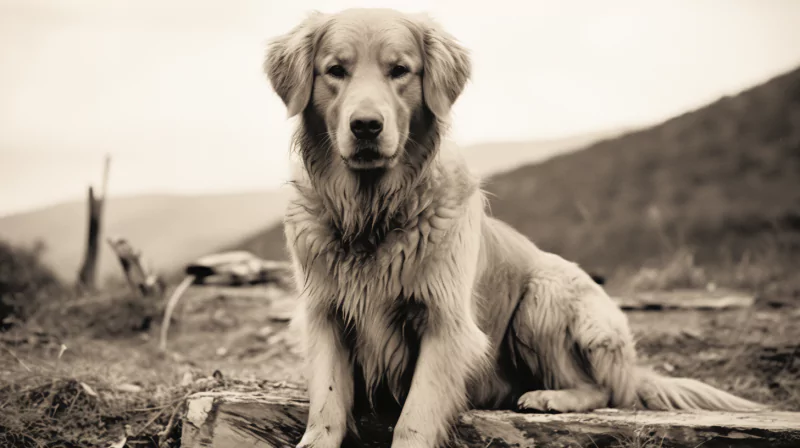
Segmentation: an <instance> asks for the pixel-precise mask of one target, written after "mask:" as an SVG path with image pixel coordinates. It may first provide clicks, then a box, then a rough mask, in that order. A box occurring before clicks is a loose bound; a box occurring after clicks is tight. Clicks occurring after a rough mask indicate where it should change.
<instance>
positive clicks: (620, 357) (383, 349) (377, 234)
mask: <svg viewBox="0 0 800 448" xmlns="http://www.w3.org/2000/svg"><path fill="white" fill-rule="evenodd" d="M360 14H367V15H368V16H369V17H370V23H375V22H377V23H380V21H396V22H397V23H403V24H404V26H409V27H411V28H412V32H413V33H415V34H414V35H415V36H417V38H418V39H419V43H420V52H421V56H420V57H421V58H422V59H423V60H424V64H425V69H424V73H422V74H421V75H420V76H421V77H422V79H421V80H420V81H419V82H420V83H421V85H422V91H424V95H425V97H424V98H423V99H422V100H421V101H419V102H418V103H416V104H413V106H414V107H413V110H412V111H411V112H410V115H409V118H408V130H407V133H408V135H410V136H412V138H410V139H409V140H408V141H407V142H405V144H404V146H403V148H402V152H401V153H400V155H399V157H400V162H399V163H398V165H397V166H395V167H394V168H391V169H388V170H386V171H379V172H353V171H351V170H348V169H347V167H346V166H344V164H343V163H342V162H341V160H339V158H338V157H337V153H336V148H335V147H334V143H333V142H332V140H331V138H330V136H329V135H328V130H329V129H330V126H328V124H329V123H326V116H330V113H329V109H330V103H329V101H331V99H330V97H328V96H325V95H323V94H321V93H319V92H318V91H317V90H315V89H322V88H323V87H321V86H320V85H317V84H316V83H317V82H318V80H317V79H316V77H318V76H319V74H316V75H315V74H314V70H313V68H310V67H309V64H310V63H311V62H310V61H311V60H313V58H314V50H315V45H317V44H319V42H320V39H321V34H324V33H325V32H326V30H327V31H330V30H331V27H333V26H334V25H335V21H336V20H337V18H338V17H339V16H324V15H320V14H314V15H312V16H311V17H310V18H309V19H308V20H307V21H306V22H304V23H303V24H301V25H300V26H299V27H297V28H295V29H294V30H292V32H290V33H289V34H287V35H286V36H282V37H281V38H279V39H278V40H276V41H275V42H274V43H273V44H272V46H271V47H270V51H269V53H268V57H267V73H268V75H269V77H270V81H271V82H272V84H273V87H274V88H275V90H276V92H277V93H278V94H279V95H280V96H281V97H282V98H283V100H284V102H285V103H286V104H287V107H288V108H289V110H290V115H293V113H297V114H300V115H301V119H300V121H299V124H298V128H297V133H296V136H295V142H294V146H295V150H296V151H297V153H298V154H299V156H300V159H301V163H300V164H299V167H298V170H297V173H296V176H295V180H294V187H295V192H296V195H295V198H294V200H293V201H292V202H291V204H290V206H289V208H288V210H287V214H286V218H285V228H286V238H287V244H288V248H289V251H290V253H291V256H292V260H293V263H294V267H295V274H296V280H297V286H298V288H299V290H300V291H301V293H300V299H301V303H302V305H301V306H300V314H299V316H298V319H297V320H296V321H295V323H296V324H298V323H299V324H300V325H302V328H303V332H304V335H305V337H306V350H307V363H308V366H307V378H308V387H309V395H310V413H309V421H308V427H307V429H306V433H305V435H304V437H303V440H302V441H301V443H300V446H307V447H312V446H313V447H318V448H319V447H338V446H339V444H340V443H341V441H342V438H343V437H344V435H345V432H346V431H347V428H348V427H349V428H350V429H351V430H352V431H354V430H355V427H354V424H353V421H354V419H353V409H372V410H376V411H378V413H379V414H382V415H390V416H391V418H398V421H397V425H396V427H395V431H394V433H393V444H392V446H393V447H395V448H398V447H412V446H413V447H434V446H439V445H441V444H442V443H444V442H445V441H446V440H447V439H448V437H449V431H450V429H451V424H452V422H453V420H454V418H455V417H456V416H457V414H458V413H459V412H461V411H463V410H465V409H467V408H468V407H470V406H471V407H480V408H520V409H523V410H540V411H560V412H573V411H588V410H592V409H595V408H601V407H607V406H613V407H633V406H640V407H645V408H649V409H695V408H703V409H730V410H745V409H755V408H757V407H758V405H756V404H755V403H751V402H748V401H746V400H743V399H740V398H737V397H734V396H732V395H730V394H727V393H724V392H722V391H719V390H717V389H714V388H711V387H710V386H707V385H705V384H702V383H700V382H696V381H693V380H687V379H673V378H664V377H661V376H658V375H656V374H654V373H652V372H649V371H646V370H644V369H642V368H639V367H637V365H636V354H635V350H634V342H633V338H632V337H631V333H630V330H629V328H628V324H627V319H626V317H625V315H624V314H623V313H622V312H621V311H620V309H619V308H618V307H617V306H616V304H615V303H614V302H613V301H612V300H611V299H610V298H609V297H608V296H607V295H606V293H605V292H604V291H603V289H602V288H601V287H600V286H599V285H597V284H596V282H594V281H593V279H592V278H591V277H590V276H589V275H588V274H586V273H585V272H584V271H583V270H581V269H580V268H579V267H578V266H577V265H576V264H574V263H571V262H569V261H566V260H564V259H563V258H561V257H559V256H557V255H554V254H550V253H547V252H544V251H542V250H540V249H538V248H537V247H536V246H535V245H534V244H533V243H532V242H531V241H529V240H528V239H527V238H525V237H524V236H522V235H521V234H519V233H518V232H516V231H515V230H514V229H512V228H511V227H510V226H508V225H506V224H504V223H502V222H500V221H498V220H496V219H494V218H492V217H491V216H489V215H488V214H487V212H486V207H485V205H486V204H485V202H486V201H485V198H484V195H483V193H482V191H481V189H480V184H479V180H478V179H477V178H476V177H474V176H473V175H472V174H471V173H470V172H469V170H468V169H467V168H466V165H465V164H464V161H463V160H462V159H461V158H460V156H459V155H458V154H457V153H455V152H452V151H449V150H447V149H446V147H445V145H442V144H441V138H442V135H443V133H444V132H445V131H446V126H447V113H448V111H449V107H450V106H451V105H452V103H453V102H454V101H455V100H456V99H457V97H458V96H459V94H460V92H461V90H462V89H463V87H464V84H465V82H466V80H467V78H468V77H469V70H470V67H469V59H468V57H467V53H466V51H465V50H464V49H463V48H461V47H460V46H459V45H458V44H457V43H456V41H455V40H454V39H452V37H450V36H449V35H447V34H446V33H444V32H443V31H442V30H441V29H440V28H438V27H437V26H436V25H435V24H433V23H432V22H430V21H428V20H427V19H422V18H416V17H414V18H410V17H407V16H403V15H401V14H399V13H393V12H389V11H375V12H369V11H368V12H360ZM297 98H299V99H297ZM320 98H322V100H320ZM411 102H412V103H413V102H414V101H411ZM401 131H404V130H402V129H401Z"/></svg>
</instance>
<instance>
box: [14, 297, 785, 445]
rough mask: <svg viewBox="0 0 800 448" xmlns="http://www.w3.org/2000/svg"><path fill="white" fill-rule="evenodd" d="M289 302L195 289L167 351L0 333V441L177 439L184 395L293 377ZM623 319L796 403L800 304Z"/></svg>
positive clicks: (697, 367) (113, 341)
mask: <svg viewBox="0 0 800 448" xmlns="http://www.w3.org/2000/svg"><path fill="white" fill-rule="evenodd" d="M293 302H294V298H293V296H292V295H290V294H285V293H283V292H281V291H280V290H279V289H277V288H238V289H234V288H227V289H225V288H212V287H206V288H195V289H194V290H193V291H192V293H191V294H190V295H189V296H187V297H185V298H184V301H183V304H182V306H181V307H180V308H179V310H178V313H177V318H178V319H177V322H176V323H174V324H173V326H172V327H171V329H170V335H169V347H168V348H169V351H168V353H167V354H161V353H160V352H159V351H158V349H157V346H158V340H157V339H158V325H152V326H151V328H149V330H148V331H141V332H137V331H132V332H128V333H126V334H123V335H120V336H116V337H99V336H98V335H97V334H96V332H95V334H94V335H93V334H92V333H91V332H88V331H84V332H75V334H71V335H67V336H65V337H56V336H53V335H52V334H49V332H48V331H47V330H46V329H42V328H36V327H34V326H23V327H21V328H18V329H16V330H13V331H11V332H8V333H5V334H2V335H0V338H2V339H0V341H1V342H0V446H6V445H9V446H37V447H38V446H47V447H61V446H64V447H72V446H115V447H118V448H119V447H122V446H130V447H151V446H152V447H154V446H159V445H160V446H171V447H175V446H179V445H178V444H179V434H180V419H179V415H180V412H181V407H182V404H183V399H184V398H185V397H186V396H187V395H188V394H190V393H192V392H197V391H201V390H213V389H229V388H232V387H246V388H259V387H261V386H264V385H265V384H269V385H274V384H276V383H281V382H289V383H293V382H300V381H301V375H300V371H299V366H300V363H301V358H300V354H299V350H298V345H297V343H296V338H295V337H294V335H293V333H292V332H291V331H289V328H288V317H289V313H290V312H291V310H292V307H293V305H294V303H293ZM628 316H629V319H630V323H631V326H632V328H633V331H634V333H635V336H636V338H637V340H638V347H639V353H640V355H641V362H642V363H644V364H647V365H650V366H652V367H654V368H655V369H657V370H659V371H661V372H664V373H665V374H668V375H673V376H688V377H692V378H696V379H699V380H702V381H705V382H708V383H710V384H712V385H715V386H717V387H720V388H722V389H725V390H728V391H731V392H734V393H736V394H739V395H741V396H743V397H746V398H750V399H753V400H757V401H761V402H764V403H768V404H770V405H773V406H775V407H776V408H779V409H783V410H794V411H800V360H798V359H797V358H798V357H800V354H798V345H797V344H798V341H800V325H797V322H798V320H799V319H800V308H791V307H782V308H769V307H768V306H765V305H757V306H756V307H755V308H752V309H743V310H730V311H702V312H700V311H639V312H629V313H628ZM64 347H66V348H64ZM123 442H124V443H123ZM113 443H117V445H112V444H113ZM120 443H122V444H120Z"/></svg>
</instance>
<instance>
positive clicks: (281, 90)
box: [264, 12, 326, 117]
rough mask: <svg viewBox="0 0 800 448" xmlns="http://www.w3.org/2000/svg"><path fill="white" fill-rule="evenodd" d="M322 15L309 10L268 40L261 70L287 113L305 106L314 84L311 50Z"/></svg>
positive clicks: (293, 112)
mask: <svg viewBox="0 0 800 448" xmlns="http://www.w3.org/2000/svg"><path fill="white" fill-rule="evenodd" d="M325 18H326V16H325V15H324V14H322V13H320V12H312V13H311V14H310V15H309V16H308V17H307V18H306V19H305V20H304V21H303V22H302V23H300V25H298V26H296V27H294V28H293V29H292V30H291V31H289V32H288V33H287V34H285V35H283V36H280V37H278V38H276V39H274V40H273V41H271V42H270V43H269V46H268V48H267V58H266V60H265V61H264V71H265V72H266V73H267V77H268V78H269V81H270V84H272V88H273V89H274V90H275V93H277V94H278V96H280V97H281V100H283V103H284V104H285V105H286V109H287V111H288V114H289V117H293V116H295V115H297V114H299V113H300V112H302V111H303V109H305V108H306V106H307V105H308V102H309V101H310V99H311V89H312V87H313V85H314V50H315V46H316V42H317V40H318V39H317V38H318V36H319V33H320V31H321V29H322V26H323V24H324V23H325Z"/></svg>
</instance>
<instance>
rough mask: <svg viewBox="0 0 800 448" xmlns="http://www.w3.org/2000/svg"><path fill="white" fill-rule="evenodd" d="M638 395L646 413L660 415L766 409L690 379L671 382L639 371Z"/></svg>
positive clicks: (677, 379) (668, 378) (657, 375)
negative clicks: (658, 413)
mask: <svg viewBox="0 0 800 448" xmlns="http://www.w3.org/2000/svg"><path fill="white" fill-rule="evenodd" d="M637 373H638V375H637V376H638V384H637V386H636V395H637V396H638V398H639V402H640V405H641V406H642V407H643V408H644V409H652V410H659V411H668V410H678V409H685V410H689V409H698V410H708V411H733V412H745V411H759V410H765V409H767V407H766V406H764V405H762V404H759V403H755V402H752V401H749V400H745V399H744V398H739V397H737V396H735V395H731V394H729V393H727V392H724V391H722V390H719V389H717V388H714V387H712V386H709V385H708V384H705V383H702V382H700V381H697V380H693V379H690V378H672V377H666V376H662V375H659V374H658V373H656V372H653V371H651V370H648V369H644V368H640V369H638V372H637Z"/></svg>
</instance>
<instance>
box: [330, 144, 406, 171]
mask: <svg viewBox="0 0 800 448" xmlns="http://www.w3.org/2000/svg"><path fill="white" fill-rule="evenodd" d="M343 159H344V162H345V163H346V164H347V166H348V167H350V168H351V169H354V170H374V169H379V168H390V167H392V166H393V165H394V163H395V160H396V159H397V154H394V155H392V156H390V157H386V156H384V155H383V154H381V152H380V151H379V150H378V148H377V147H365V148H359V149H358V150H357V151H356V152H355V153H354V154H353V155H352V156H350V157H346V158H345V157H343Z"/></svg>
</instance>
